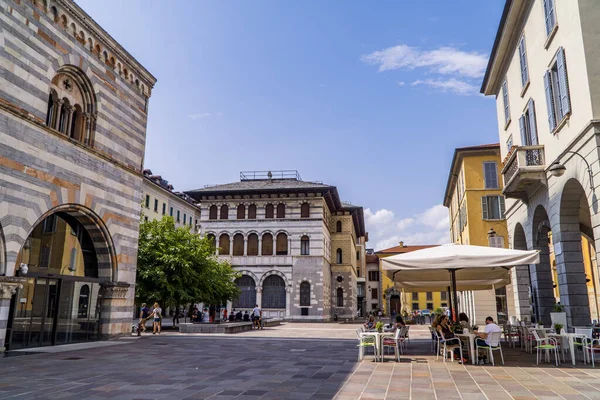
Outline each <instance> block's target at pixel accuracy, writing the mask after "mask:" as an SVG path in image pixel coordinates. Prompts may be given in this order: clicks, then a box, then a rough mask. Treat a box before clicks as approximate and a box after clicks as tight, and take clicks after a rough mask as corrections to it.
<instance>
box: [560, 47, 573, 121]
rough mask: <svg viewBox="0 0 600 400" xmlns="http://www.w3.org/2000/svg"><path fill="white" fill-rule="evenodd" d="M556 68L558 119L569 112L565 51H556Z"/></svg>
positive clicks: (569, 102) (569, 101)
mask: <svg viewBox="0 0 600 400" xmlns="http://www.w3.org/2000/svg"><path fill="white" fill-rule="evenodd" d="M556 67H557V70H558V74H557V75H558V91H559V98H560V111H561V115H560V119H563V118H564V116H565V115H567V114H568V113H570V112H571V100H570V99H569V80H568V77H567V64H566V62H565V49H564V48H562V47H561V48H560V49H558V54H557V55H556Z"/></svg>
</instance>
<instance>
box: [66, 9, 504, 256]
mask: <svg viewBox="0 0 600 400" xmlns="http://www.w3.org/2000/svg"><path fill="white" fill-rule="evenodd" d="M77 3H78V4H80V5H81V6H82V8H83V9H84V10H86V11H87V12H88V13H89V14H90V15H91V16H92V17H93V18H94V19H95V20H96V21H97V22H98V23H99V24H100V25H101V26H102V27H103V28H104V29H105V30H107V31H108V32H109V33H110V34H111V35H112V36H113V37H114V38H115V39H116V40H117V41H119V42H120V43H121V44H122V45H123V46H124V47H125V48H126V49H127V50H128V51H129V52H130V53H131V54H132V55H133V56H134V57H136V58H137V59H138V60H139V61H140V62H141V63H142V64H143V65H144V66H145V67H146V68H147V69H148V70H149V71H150V72H151V73H152V74H153V75H154V76H156V77H157V78H158V83H157V84H156V86H155V88H154V91H153V93H152V97H151V99H150V109H149V118H148V137H147V148H146V162H145V166H146V168H150V169H152V171H153V172H154V173H158V174H161V175H162V176H163V177H164V178H166V179H167V180H169V181H170V182H171V183H172V184H174V185H175V188H176V190H186V189H194V188H198V187H202V186H203V185H206V184H217V183H227V182H233V181H236V180H238V179H239V171H242V170H276V169H297V170H298V171H299V172H300V174H301V176H302V178H303V179H304V180H318V181H323V182H325V183H328V184H332V185H335V186H337V187H338V190H339V193H340V196H341V197H342V199H343V200H346V201H351V202H352V203H354V204H358V205H362V206H363V207H364V208H365V213H366V214H365V215H366V219H367V230H368V231H369V235H370V242H369V246H370V247H375V248H384V247H388V246H391V245H395V244H396V243H397V242H398V241H399V240H404V242H406V243H407V244H429V243H438V242H447V241H448V240H449V234H448V222H447V219H448V218H447V209H445V208H443V207H442V206H440V204H441V202H442V197H443V193H444V189H445V186H446V180H447V177H448V170H449V166H450V161H451V158H452V154H453V150H454V148H455V147H461V146H468V145H477V144H483V143H494V142H497V141H498V134H497V124H496V116H495V106H494V100H493V99H492V98H484V97H482V96H481V95H479V94H478V92H479V86H480V83H481V78H482V74H483V71H484V69H485V65H486V63H487V57H488V55H489V52H490V50H491V47H492V44H493V40H494V35H495V32H496V29H497V27H498V22H499V20H500V16H501V12H502V7H503V5H504V1H503V0H486V1H481V0H453V1H447V0H425V1H408V0H402V1H399V0H395V1H391V0H389V1H388V0H382V1H377V2H367V1H361V2H359V1H344V0H332V1H321V0H318V1H317V0H307V1H291V0H290V1H276V0H271V1H261V0H255V1H242V0H239V1H216V0H215V1H192V0H189V1H183V0H181V1H177V2H171V3H166V2H159V1H155V0H143V1H142V0H127V1H122V0H103V1H97V0H77ZM167 4H169V5H167Z"/></svg>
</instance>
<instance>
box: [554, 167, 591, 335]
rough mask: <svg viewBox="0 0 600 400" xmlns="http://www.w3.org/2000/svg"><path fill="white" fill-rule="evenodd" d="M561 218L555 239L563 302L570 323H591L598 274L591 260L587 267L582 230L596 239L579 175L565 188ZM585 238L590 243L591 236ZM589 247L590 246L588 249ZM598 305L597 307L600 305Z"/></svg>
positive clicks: (559, 286)
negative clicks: (596, 275)
mask: <svg viewBox="0 0 600 400" xmlns="http://www.w3.org/2000/svg"><path fill="white" fill-rule="evenodd" d="M559 221H560V223H559V226H558V229H555V230H554V231H553V237H552V239H553V242H554V252H555V257H556V274H557V276H558V289H559V292H560V303H561V305H562V306H564V308H565V312H566V313H567V325H568V326H569V327H572V326H584V325H588V324H589V323H590V320H591V318H590V290H588V289H591V292H592V293H591V298H592V301H593V302H594V303H595V304H596V305H597V300H596V296H595V294H594V290H593V283H594V280H595V274H594V273H593V268H591V265H589V264H590V262H589V261H588V262H587V264H588V266H587V268H586V262H585V259H584V253H583V250H582V232H586V235H587V234H589V235H590V236H591V239H592V241H593V232H592V228H591V227H592V222H591V216H590V207H589V204H588V201H587V196H586V194H585V191H584V189H583V187H582V186H581V184H580V183H579V181H577V180H576V179H573V178H572V179H569V180H568V181H567V183H566V184H565V186H564V188H563V190H562V193H561V198H560V211H559ZM585 242H586V243H587V239H586V240H585ZM588 251H589V248H588V249H587V250H586V253H587V252H588ZM586 269H587V271H586ZM586 281H587V282H586ZM588 286H589V287H588ZM595 308H596V309H597V306H596V307H595Z"/></svg>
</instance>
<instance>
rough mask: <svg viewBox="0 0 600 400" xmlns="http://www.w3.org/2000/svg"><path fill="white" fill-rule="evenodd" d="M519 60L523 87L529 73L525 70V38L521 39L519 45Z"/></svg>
mask: <svg viewBox="0 0 600 400" xmlns="http://www.w3.org/2000/svg"><path fill="white" fill-rule="evenodd" d="M519 58H520V60H521V84H522V85H523V87H525V84H526V83H527V81H528V80H529V71H528V69H527V54H526V51H525V36H523V37H522V38H521V42H520V43H519Z"/></svg>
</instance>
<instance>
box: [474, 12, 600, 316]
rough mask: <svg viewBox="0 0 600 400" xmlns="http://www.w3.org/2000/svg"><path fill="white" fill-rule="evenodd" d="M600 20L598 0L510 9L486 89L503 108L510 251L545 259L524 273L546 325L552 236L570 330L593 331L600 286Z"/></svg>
mask: <svg viewBox="0 0 600 400" xmlns="http://www.w3.org/2000/svg"><path fill="white" fill-rule="evenodd" d="M599 18H600V7H599V6H598V2H597V1H596V0H569V1H564V0H508V1H506V5H505V8H504V12H503V14H502V18H501V22H500V26H499V28H498V33H497V35H496V40H495V42H494V46H493V49H492V52H491V56H490V60H489V64H488V67H487V71H486V74H485V78H484V81H483V84H482V87H481V92H482V93H484V94H485V95H493V96H495V97H496V102H497V103H496V104H497V114H498V128H499V137H500V143H501V146H500V152H501V158H502V159H503V165H502V175H503V179H504V189H503V194H504V195H505V197H506V198H507V200H506V217H507V222H508V224H507V225H508V235H509V245H510V247H513V248H516V249H538V250H540V251H541V263H540V264H538V265H531V266H523V267H520V268H518V271H519V279H518V284H519V285H520V286H522V287H524V288H525V289H526V290H527V291H529V292H530V293H531V300H532V306H533V311H532V318H534V319H536V320H538V321H540V322H544V323H550V315H549V314H550V312H551V309H552V306H553V304H554V302H555V297H554V292H553V280H552V266H551V260H550V249H549V247H548V246H549V244H550V241H549V235H550V234H551V237H552V243H551V244H550V245H551V246H552V247H553V252H554V255H555V261H556V273H557V277H558V282H557V288H558V291H559V293H560V302H561V304H562V305H563V306H565V309H566V313H567V321H568V324H569V326H573V325H586V324H589V323H590V307H589V305H590V304H589V297H588V290H587V288H586V281H587V280H590V281H594V283H595V281H596V280H597V278H596V277H595V276H594V277H592V276H587V275H586V273H585V268H584V262H583V259H584V257H583V252H582V236H583V237H586V238H589V241H590V243H592V244H593V246H594V248H595V249H596V250H593V253H594V259H595V258H596V252H597V248H598V239H597V238H600V228H599V227H598V226H599V225H600V217H599V216H598V214H597V211H598V202H597V199H598V196H599V195H600V188H599V186H598V184H599V183H600V179H599V178H598V177H597V174H598V172H599V171H600V164H599V157H600V153H599V148H598V137H599V136H598V134H599V133H600V119H599V117H600V64H599V63H598V62H597V60H598V56H599V52H600V47H599V46H598V44H599V43H600V31H599V30H598V28H597V27H598V19H599ZM594 272H596V274H595V275H597V271H594ZM519 291H520V290H519ZM515 300H516V301H518V300H519V299H518V298H517V297H516V298H515ZM516 309H517V312H518V313H521V315H519V316H521V317H523V316H526V315H523V313H524V312H525V307H521V306H520V305H518V304H517V307H516Z"/></svg>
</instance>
